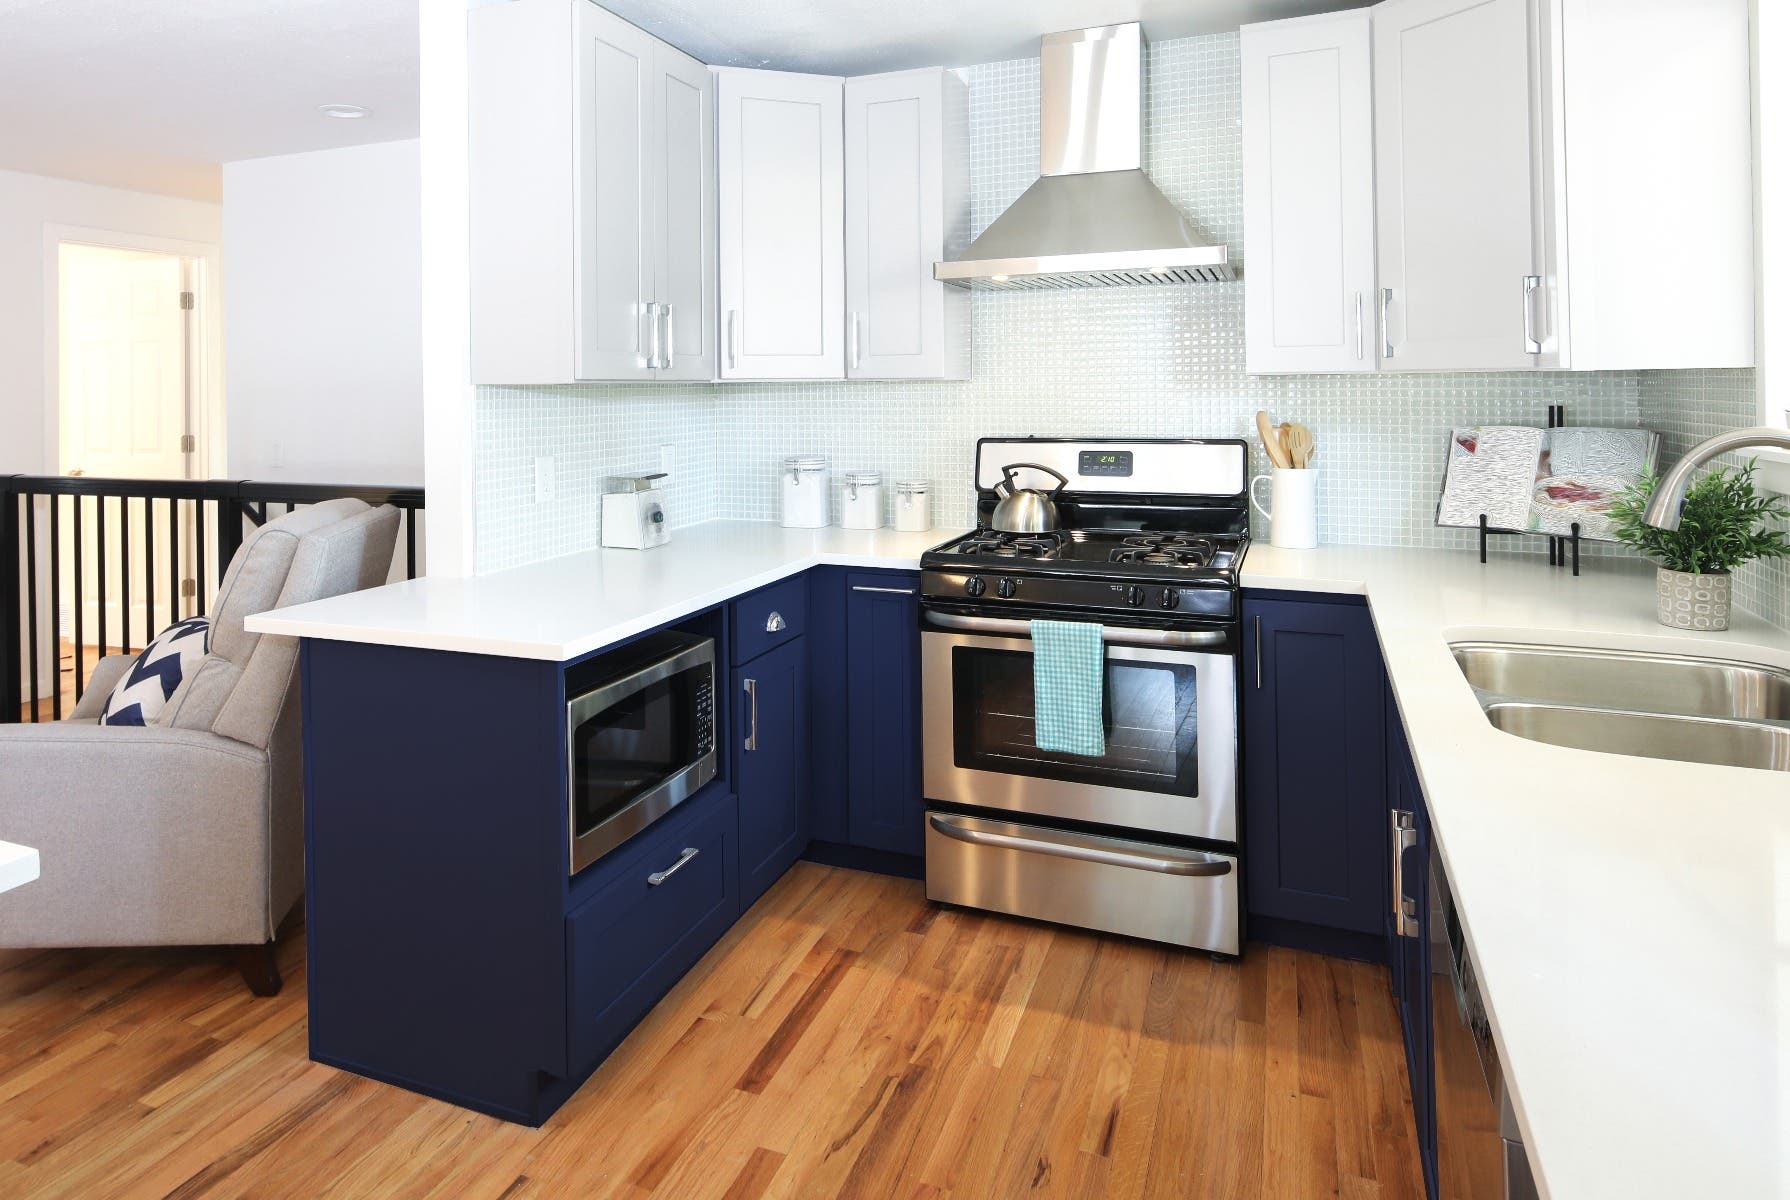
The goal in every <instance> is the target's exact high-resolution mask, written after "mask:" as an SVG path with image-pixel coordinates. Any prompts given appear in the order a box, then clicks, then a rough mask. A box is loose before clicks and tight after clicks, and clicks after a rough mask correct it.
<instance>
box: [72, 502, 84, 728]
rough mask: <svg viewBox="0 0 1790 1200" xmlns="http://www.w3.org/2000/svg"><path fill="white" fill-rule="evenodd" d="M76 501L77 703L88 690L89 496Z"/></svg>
mask: <svg viewBox="0 0 1790 1200" xmlns="http://www.w3.org/2000/svg"><path fill="white" fill-rule="evenodd" d="M73 500H74V502H75V703H77V704H79V703H80V702H81V696H82V694H83V693H85V692H86V691H87V644H86V643H87V638H86V623H87V570H86V562H85V560H86V558H87V543H86V542H85V541H83V540H82V538H81V510H82V509H84V508H86V507H87V497H85V496H81V495H76V496H74V497H73Z"/></svg>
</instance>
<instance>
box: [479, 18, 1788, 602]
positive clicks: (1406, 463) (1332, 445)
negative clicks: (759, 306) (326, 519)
mask: <svg viewBox="0 0 1790 1200" xmlns="http://www.w3.org/2000/svg"><path fill="white" fill-rule="evenodd" d="M964 77H965V78H966V80H967V81H968V83H969V85H970V89H969V97H970V103H969V109H970V111H969V124H970V130H969V132H970V164H969V167H970V178H971V194H972V218H973V220H972V224H973V226H974V228H975V230H976V231H978V232H979V231H980V230H981V229H982V228H983V227H984V226H986V225H987V224H988V222H989V221H991V220H992V219H993V218H994V217H996V216H997V215H999V214H1000V212H1001V211H1002V210H1003V209H1004V208H1005V207H1006V206H1007V205H1008V204H1009V203H1010V202H1011V201H1012V200H1013V199H1014V198H1015V197H1016V196H1017V195H1018V194H1019V193H1020V192H1021V191H1023V190H1024V189H1025V187H1026V186H1027V185H1029V184H1030V183H1031V182H1032V180H1033V178H1034V177H1035V175H1036V172H1037V153H1038V115H1037V110H1038V63H1037V61H1036V60H1035V59H1029V60H1019V61H1014V62H1001V63H990V64H986V65H983V66H977V67H971V68H968V69H966V70H965V71H964ZM1240 115H1241V114H1240V86H1239V58H1238V50H1237V37H1236V35H1235V34H1219V35H1212V36H1205V37H1195V38H1183V39H1177V40H1173V41H1165V42H1159V43H1157V44H1155V45H1153V46H1152V47H1151V48H1150V63H1149V81H1148V100H1147V116H1146V124H1145V127H1146V130H1147V145H1146V164H1145V165H1146V167H1147V168H1148V170H1149V171H1150V173H1151V175H1152V177H1153V178H1154V179H1155V180H1156V182H1157V183H1158V184H1159V185H1160V186H1161V187H1162V189H1163V191H1164V192H1166V193H1167V194H1168V196H1169V198H1170V199H1171V200H1173V201H1174V202H1175V203H1176V204H1178V205H1180V206H1181V208H1182V209H1183V211H1185V212H1186V213H1188V214H1189V216H1190V217H1191V218H1192V220H1193V221H1194V222H1195V223H1196V224H1197V225H1198V226H1200V227H1201V229H1202V230H1203V232H1204V233H1205V234H1206V235H1207V236H1208V237H1210V238H1212V239H1213V240H1215V241H1219V242H1223V243H1224V244H1226V245H1228V246H1229V247H1230V249H1231V255H1232V261H1233V262H1236V263H1238V264H1239V265H1240V273H1241V275H1242V276H1243V278H1242V279H1240V280H1239V281H1237V282H1234V283H1227V284H1208V285H1175V286H1165V287H1130V288H1099V289H1087V290H1073V291H1061V292H1034V293H1026V292H1021V293H999V294H995V293H986V294H978V295H977V296H976V297H975V299H974V303H973V309H974V319H975V354H974V361H973V374H972V377H971V379H970V380H969V381H967V382H962V383H856V382H854V383H839V382H829V383H764V384H728V385H725V386H704V385H695V386H669V385H667V386H653V385H589V386H576V387H554V388H480V389H479V391H478V400H477V418H476V422H475V453H476V456H477V460H476V469H475V503H476V506H477V523H478V529H477V534H478V561H479V569H480V570H481V571H491V570H497V569H500V568H503V567H510V566H516V565H519V564H522V563H526V562H531V561H534V560H537V559H541V558H546V557H551V556H554V555H559V554H565V553H568V552H571V551H576V550H581V549H587V548H590V547H593V546H595V545H597V543H598V540H599V538H598V533H599V521H598V507H597V506H598V504H599V503H600V501H599V500H598V496H599V494H600V492H601V485H602V479H603V477H604V476H605V475H609V474H615V473H621V472H630V473H631V472H636V471H646V470H657V469H659V461H660V460H659V447H660V446H661V445H663V444H670V445H672V446H673V447H674V450H673V455H674V457H675V461H676V469H675V471H674V473H673V480H672V484H671V488H670V493H671V494H670V499H669V508H670V517H671V520H672V522H673V524H674V526H675V525H688V524H691V523H695V522H698V521H704V520H709V519H713V518H716V517H741V518H748V519H758V520H774V519H775V518H776V516H777V497H778V488H777V471H778V466H779V464H780V462H781V460H782V459H783V458H784V457H786V456H787V455H790V454H797V453H818V454H825V455H826V456H828V457H829V458H830V459H831V460H832V464H833V468H834V471H835V473H836V474H837V473H838V472H842V471H844V470H848V469H856V468H867V469H877V470H881V471H882V472H883V473H884V478H885V479H887V480H890V481H894V480H897V479H909V478H915V479H927V480H930V481H931V482H932V485H933V486H932V502H933V512H934V523H935V525H936V526H938V527H939V528H940V529H941V530H947V529H950V528H952V527H960V526H965V525H967V524H969V523H970V521H971V520H972V510H973V496H972V493H971V490H970V484H969V480H970V469H971V459H972V455H973V452H974V447H975V441H976V439H977V438H978V437H985V436H1002V437H1011V436H1015V435H1024V434H1040V435H1050V436H1128V435H1129V436H1207V437H1245V436H1248V435H1249V434H1250V432H1251V430H1252V429H1253V423H1252V418H1253V415H1254V413H1255V410H1256V409H1258V408H1266V409H1268V410H1269V411H1270V412H1271V413H1272V414H1273V415H1274V417H1275V419H1276V420H1283V419H1290V420H1300V421H1303V422H1305V423H1306V424H1308V425H1310V426H1311V428H1312V431H1313V433H1314V434H1315V435H1316V439H1317V445H1318V448H1319V449H1318V458H1317V463H1318V467H1319V469H1320V470H1321V471H1322V472H1323V475H1322V479H1321V481H1320V488H1319V535H1320V537H1321V538H1322V539H1323V540H1324V541H1327V542H1333V543H1335V542H1352V543H1361V544H1372V545H1388V546H1466V545H1469V544H1471V542H1472V541H1473V537H1474V535H1473V533H1472V532H1471V531H1468V530H1454V529H1438V528H1437V527H1436V524H1435V507H1436V492H1437V488H1438V485H1439V482H1440V479H1441V473H1442V463H1443V451H1444V444H1445V437H1446V433H1447V430H1448V429H1449V428H1450V427H1451V426H1454V425H1457V424H1474V423H1488V422H1509V423H1541V422H1542V421H1543V420H1544V418H1545V414H1546V409H1547V406H1548V405H1550V404H1564V405H1566V408H1567V414H1568V418H1569V420H1570V421H1571V422H1572V423H1573V424H1580V425H1635V424H1640V423H1646V424H1648V425H1650V426H1653V427H1656V428H1661V429H1662V430H1664V431H1666V432H1667V433H1668V435H1669V439H1670V437H1672V436H1677V435H1679V434H1682V435H1683V436H1684V437H1688V436H1689V430H1690V427H1691V426H1692V425H1695V424H1697V422H1700V421H1710V420H1727V418H1728V416H1729V415H1730V414H1728V412H1727V409H1729V408H1733V409H1734V410H1735V412H1739V410H1740V408H1741V407H1742V406H1743V401H1742V398H1741V393H1742V392H1744V393H1745V397H1746V398H1745V400H1744V405H1748V406H1750V404H1751V399H1750V396H1751V373H1750V372H1687V373H1682V374H1683V375H1684V376H1688V377H1690V378H1689V379H1688V380H1680V381H1679V382H1678V383H1676V384H1675V383H1673V382H1672V381H1674V380H1678V379H1679V375H1680V374H1681V373H1668V374H1663V375H1660V376H1658V377H1653V376H1647V375H1638V374H1636V373H1633V372H1623V373H1613V374H1581V373H1533V374H1529V373H1525V374H1423V375H1398V374H1391V375H1369V376H1333V375H1325V376H1316V375H1314V376H1277V377H1252V376H1249V375H1247V374H1245V373H1244V357H1243V288H1244V287H1246V286H1248V285H1247V276H1248V262H1247V255H1248V248H1247V247H1246V246H1245V245H1244V244H1243V232H1242V219H1243V217H1242V214H1243V202H1242V178H1241V144H1240ZM1687 390H1689V391H1692V392H1694V393H1695V399H1690V398H1688V397H1686V398H1685V401H1684V402H1685V403H1687V404H1689V405H1690V406H1691V407H1697V408H1699V409H1700V408H1701V406H1703V405H1704V404H1706V403H1711V404H1717V405H1718V406H1719V407H1720V409H1721V412H1720V414H1719V415H1717V414H1715V413H1713V412H1703V411H1698V412H1697V413H1696V414H1695V415H1694V416H1693V415H1691V414H1690V413H1689V412H1685V413H1680V412H1679V407H1680V397H1684V396H1685V393H1686V392H1687ZM1717 393H1719V395H1717ZM1748 411H1749V412H1750V409H1749V410H1748ZM1698 427H1699V428H1700V427H1701V426H1700V425H1699V426H1698ZM1252 454H1254V462H1253V464H1252V465H1253V467H1254V469H1255V470H1258V471H1259V470H1262V469H1263V468H1264V466H1265V464H1264V462H1263V460H1262V459H1261V457H1260V454H1259V452H1258V451H1253V450H1252ZM542 455H549V456H552V457H553V459H554V460H555V477H556V496H555V499H554V501H553V502H550V503H537V502H536V501H535V499H534V466H533V460H534V458H535V457H537V456H542ZM886 491H888V492H890V493H892V491H893V489H886ZM891 502H892V501H891ZM1258 532H1259V533H1260V534H1262V535H1264V536H1265V534H1266V530H1265V529H1263V530H1259V531H1258ZM1544 548H1545V543H1544V542H1542V541H1541V540H1540V539H1520V540H1517V539H1506V540H1504V541H1503V542H1501V543H1500V547H1499V549H1500V552H1503V553H1510V552H1513V551H1518V550H1523V551H1529V552H1533V553H1540V552H1542V550H1543V549H1544ZM1594 552H1597V553H1605V552H1610V551H1609V550H1608V548H1603V547H1599V548H1597V549H1596V550H1595V551H1594ZM1759 574H1760V575H1761V576H1762V578H1759V579H1755V578H1754V576H1751V575H1750V576H1749V577H1748V580H1749V582H1746V583H1743V585H1742V591H1743V594H1748V595H1752V596H1754V597H1758V596H1760V595H1762V594H1763V593H1764V592H1765V591H1769V590H1771V589H1773V588H1775V595H1776V596H1777V597H1778V598H1779V599H1778V601H1777V603H1778V604H1779V605H1780V606H1781V605H1782V603H1783V601H1782V596H1783V594H1784V589H1783V583H1784V579H1783V577H1782V573H1781V572H1780V573H1779V574H1777V575H1769V574H1765V573H1759Z"/></svg>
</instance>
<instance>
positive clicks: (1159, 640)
mask: <svg viewBox="0 0 1790 1200" xmlns="http://www.w3.org/2000/svg"><path fill="white" fill-rule="evenodd" d="M926 622H927V624H929V625H936V626H938V627H939V628H941V629H958V630H962V631H963V632H965V633H994V634H1003V635H1007V636H1016V637H1024V638H1029V637H1031V635H1032V623H1031V622H1030V621H1020V620H1015V619H1013V618H1010V617H966V616H963V615H961V614H959V613H943V612H929V613H927V614H926ZM1100 640H1101V641H1103V642H1106V643H1107V644H1109V645H1113V646H1158V647H1161V646H1168V647H1186V646H1222V645H1225V644H1226V643H1227V642H1228V641H1229V640H1230V634H1228V633H1226V632H1225V631H1224V630H1222V629H1130V628H1125V627H1121V626H1114V625H1103V626H1101V628H1100Z"/></svg>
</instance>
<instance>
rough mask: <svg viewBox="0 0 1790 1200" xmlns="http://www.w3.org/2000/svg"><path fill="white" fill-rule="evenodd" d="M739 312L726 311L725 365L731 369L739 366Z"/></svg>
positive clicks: (734, 310)
mask: <svg viewBox="0 0 1790 1200" xmlns="http://www.w3.org/2000/svg"><path fill="white" fill-rule="evenodd" d="M739 326H740V310H739V309H737V308H730V309H728V310H727V365H728V367H729V368H730V369H731V368H733V367H737V366H739V365H740V333H739Z"/></svg>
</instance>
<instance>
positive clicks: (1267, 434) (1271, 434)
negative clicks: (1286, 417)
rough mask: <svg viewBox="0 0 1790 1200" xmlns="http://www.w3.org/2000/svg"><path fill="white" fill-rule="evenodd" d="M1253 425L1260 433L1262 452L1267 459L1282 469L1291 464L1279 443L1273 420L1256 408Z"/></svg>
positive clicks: (1284, 449)
mask: <svg viewBox="0 0 1790 1200" xmlns="http://www.w3.org/2000/svg"><path fill="white" fill-rule="evenodd" d="M1255 427H1256V430H1257V431H1258V432H1259V433H1260V434H1261V435H1262V452H1263V453H1264V454H1266V455H1267V456H1268V461H1269V462H1271V463H1273V464H1274V465H1275V466H1277V467H1281V468H1283V469H1284V468H1286V467H1290V466H1292V465H1293V462H1292V460H1291V459H1289V458H1288V457H1287V452H1286V448H1285V447H1284V446H1282V445H1281V444H1280V431H1279V430H1278V429H1276V428H1274V422H1273V421H1272V420H1270V419H1269V417H1268V414H1267V413H1266V412H1263V411H1261V410H1257V412H1256V415H1255Z"/></svg>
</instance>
